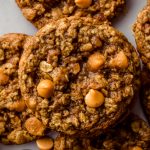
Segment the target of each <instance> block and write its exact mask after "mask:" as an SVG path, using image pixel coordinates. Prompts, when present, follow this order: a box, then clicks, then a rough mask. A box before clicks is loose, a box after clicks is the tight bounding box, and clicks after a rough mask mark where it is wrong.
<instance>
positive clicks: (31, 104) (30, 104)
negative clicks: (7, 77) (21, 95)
mask: <svg viewBox="0 0 150 150" xmlns="http://www.w3.org/2000/svg"><path fill="white" fill-rule="evenodd" d="M25 103H26V106H27V107H28V108H29V109H33V110H34V109H35V107H36V104H37V102H36V100H35V99H32V98H31V99H27V100H25Z"/></svg>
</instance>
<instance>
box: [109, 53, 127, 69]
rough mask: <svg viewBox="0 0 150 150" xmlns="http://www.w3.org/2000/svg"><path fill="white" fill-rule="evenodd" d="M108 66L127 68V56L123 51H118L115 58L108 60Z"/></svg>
mask: <svg viewBox="0 0 150 150" xmlns="http://www.w3.org/2000/svg"><path fill="white" fill-rule="evenodd" d="M109 65H110V67H118V68H127V67H128V65H129V62H128V58H127V56H126V55H125V53H124V52H123V51H120V52H119V53H118V54H117V55H116V56H115V58H112V59H111V60H110V62H109Z"/></svg>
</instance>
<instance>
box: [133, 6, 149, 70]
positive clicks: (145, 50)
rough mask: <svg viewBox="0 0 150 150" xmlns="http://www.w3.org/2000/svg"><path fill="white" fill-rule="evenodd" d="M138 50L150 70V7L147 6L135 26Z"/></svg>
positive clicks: (139, 15)
mask: <svg viewBox="0 0 150 150" xmlns="http://www.w3.org/2000/svg"><path fill="white" fill-rule="evenodd" d="M133 32H134V36H135V40H136V44H137V49H138V51H139V53H140V55H141V59H142V61H143V63H144V65H145V66H147V68H148V69H150V46H149V45H150V40H149V35H150V6H149V5H148V6H146V7H145V8H144V9H143V10H142V11H141V12H140V13H139V14H138V17H137V20H136V22H135V24H134V26H133Z"/></svg>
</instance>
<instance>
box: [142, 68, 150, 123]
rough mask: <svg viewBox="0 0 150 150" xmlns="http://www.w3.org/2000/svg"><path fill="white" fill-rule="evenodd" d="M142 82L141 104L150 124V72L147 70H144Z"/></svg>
mask: <svg viewBox="0 0 150 150" xmlns="http://www.w3.org/2000/svg"><path fill="white" fill-rule="evenodd" d="M141 80H142V83H143V85H142V89H141V103H142V106H143V110H144V112H145V114H146V117H147V119H148V121H149V123H150V71H149V70H148V69H147V68H144V69H143V73H142V79H141Z"/></svg>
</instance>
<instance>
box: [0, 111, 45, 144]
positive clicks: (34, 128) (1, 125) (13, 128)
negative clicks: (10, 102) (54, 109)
mask: <svg viewBox="0 0 150 150" xmlns="http://www.w3.org/2000/svg"><path fill="white" fill-rule="evenodd" d="M44 132H45V126H44V125H43V124H42V123H41V121H40V120H38V119H37V118H36V117H34V116H33V115H31V113H30V111H27V110H26V111H23V112H19V113H18V112H16V111H9V110H1V111H0V142H1V143H3V144H24V143H27V142H31V141H33V140H35V139H38V138H39V137H41V136H43V135H44Z"/></svg>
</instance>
